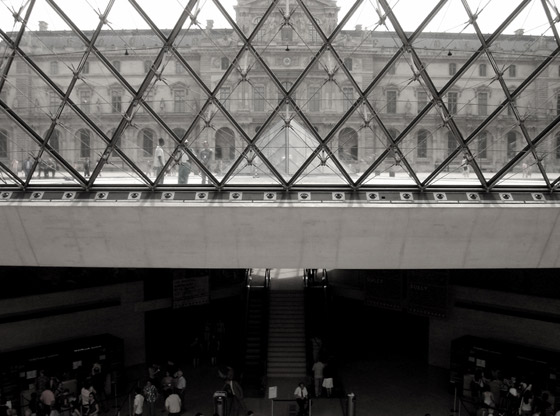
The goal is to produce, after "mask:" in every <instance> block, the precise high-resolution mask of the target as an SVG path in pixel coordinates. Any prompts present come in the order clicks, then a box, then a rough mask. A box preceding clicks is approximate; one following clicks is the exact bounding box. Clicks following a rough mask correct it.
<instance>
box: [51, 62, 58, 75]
mask: <svg viewBox="0 0 560 416" xmlns="http://www.w3.org/2000/svg"><path fill="white" fill-rule="evenodd" d="M51 74H52V75H58V62H57V61H53V62H51Z"/></svg>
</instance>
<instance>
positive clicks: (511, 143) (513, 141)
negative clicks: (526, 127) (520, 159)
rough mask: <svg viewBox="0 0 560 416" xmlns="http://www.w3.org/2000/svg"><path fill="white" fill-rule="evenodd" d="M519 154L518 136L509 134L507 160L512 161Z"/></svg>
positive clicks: (512, 133)
mask: <svg viewBox="0 0 560 416" xmlns="http://www.w3.org/2000/svg"><path fill="white" fill-rule="evenodd" d="M516 153H517V134H515V132H509V133H508V135H507V158H508V159H512V158H513V157H515V155H516Z"/></svg>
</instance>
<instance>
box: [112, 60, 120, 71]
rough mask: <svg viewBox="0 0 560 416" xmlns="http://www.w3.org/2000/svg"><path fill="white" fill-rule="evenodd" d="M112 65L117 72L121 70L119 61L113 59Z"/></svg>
mask: <svg viewBox="0 0 560 416" xmlns="http://www.w3.org/2000/svg"><path fill="white" fill-rule="evenodd" d="M113 66H114V67H115V69H116V70H117V72H121V61H113Z"/></svg>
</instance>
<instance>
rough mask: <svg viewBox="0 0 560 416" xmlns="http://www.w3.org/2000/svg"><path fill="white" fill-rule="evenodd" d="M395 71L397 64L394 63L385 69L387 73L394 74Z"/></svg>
mask: <svg viewBox="0 0 560 416" xmlns="http://www.w3.org/2000/svg"><path fill="white" fill-rule="evenodd" d="M396 72H397V66H396V65H395V64H392V65H391V66H390V67H389V69H388V70H387V73H388V74H389V75H395V73H396Z"/></svg>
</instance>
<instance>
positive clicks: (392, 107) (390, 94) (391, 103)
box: [387, 91, 397, 114]
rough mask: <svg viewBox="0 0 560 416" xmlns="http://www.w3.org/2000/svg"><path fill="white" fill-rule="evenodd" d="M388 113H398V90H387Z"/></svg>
mask: <svg viewBox="0 0 560 416" xmlns="http://www.w3.org/2000/svg"><path fill="white" fill-rule="evenodd" d="M387 113H388V114H397V92H396V91H387Z"/></svg>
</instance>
